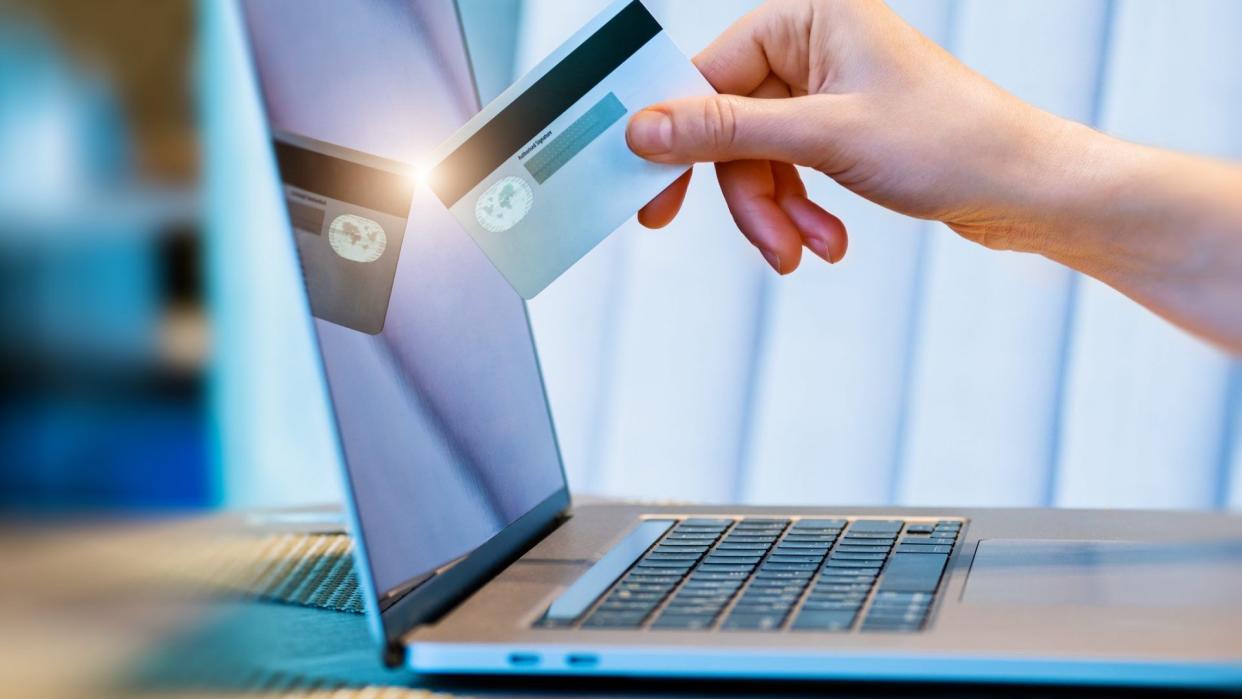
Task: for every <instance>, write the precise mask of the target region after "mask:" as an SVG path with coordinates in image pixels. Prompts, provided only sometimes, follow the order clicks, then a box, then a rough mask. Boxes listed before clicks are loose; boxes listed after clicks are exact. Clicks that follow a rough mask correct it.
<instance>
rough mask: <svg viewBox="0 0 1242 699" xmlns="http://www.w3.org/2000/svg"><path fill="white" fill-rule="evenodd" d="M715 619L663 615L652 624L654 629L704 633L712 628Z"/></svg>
mask: <svg viewBox="0 0 1242 699" xmlns="http://www.w3.org/2000/svg"><path fill="white" fill-rule="evenodd" d="M713 621H715V618H714V617H708V616H670V615H663V616H661V617H660V618H659V619H656V620H655V621H654V622H653V623H652V624H651V628H653V629H665V630H668V629H681V630H686V631H702V630H704V629H708V628H711V625H712V622H713Z"/></svg>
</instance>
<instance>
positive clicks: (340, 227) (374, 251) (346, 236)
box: [328, 214, 388, 262]
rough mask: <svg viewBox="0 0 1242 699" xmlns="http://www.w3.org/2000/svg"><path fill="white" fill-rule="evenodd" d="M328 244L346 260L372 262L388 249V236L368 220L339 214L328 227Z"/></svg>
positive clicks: (381, 228)
mask: <svg viewBox="0 0 1242 699" xmlns="http://www.w3.org/2000/svg"><path fill="white" fill-rule="evenodd" d="M328 244H329V245H331V246H332V249H333V250H334V251H335V252H336V254H338V255H340V256H341V257H344V258H345V259H347V260H350V261H353V262H374V261H376V260H378V259H379V258H380V255H383V254H384V249H385V248H387V247H388V236H387V235H385V234H384V227H383V226H381V225H379V224H378V223H376V222H375V221H372V220H371V219H369V218H363V217H362V216H357V215H355V214H341V215H340V216H337V217H336V218H334V219H332V224H331V225H329V226H328Z"/></svg>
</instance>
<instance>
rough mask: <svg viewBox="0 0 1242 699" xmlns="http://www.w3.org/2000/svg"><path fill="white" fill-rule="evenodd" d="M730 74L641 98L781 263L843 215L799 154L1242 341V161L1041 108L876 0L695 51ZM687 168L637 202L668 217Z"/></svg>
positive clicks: (792, 2)
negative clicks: (687, 89)
mask: <svg viewBox="0 0 1242 699" xmlns="http://www.w3.org/2000/svg"><path fill="white" fill-rule="evenodd" d="M694 62H695V65H696V66H698V68H699V70H700V71H702V73H703V75H704V76H705V77H706V78H707V80H708V81H709V82H710V83H711V84H712V85H713V86H714V87H715V88H716V90H717V91H718V92H719V93H720V94H719V95H715V96H708V97H694V98H687V99H679V100H672V101H669V102H663V103H660V104H656V105H652V106H650V107H648V108H646V109H644V110H642V111H640V112H638V113H637V114H635V115H634V116H633V117H632V118H631V120H630V123H629V125H628V129H627V133H626V138H627V140H628V142H629V144H630V147H631V149H633V150H634V152H635V153H637V154H638V155H640V156H642V157H644V158H647V159H649V160H652V161H655V162H661V163H672V164H692V163H698V162H713V163H716V170H717V175H718V180H719V182H720V187H721V190H722V191H723V193H724V197H725V201H726V202H727V204H728V207H729V210H730V212H731V213H732V215H733V218H734V220H735V221H736V222H737V225H738V228H739V229H740V230H741V231H742V233H743V234H744V235H745V236H746V237H747V238H748V239H749V240H750V241H751V243H753V244H754V245H755V247H757V248H758V249H759V251H760V252H761V253H762V254H763V257H764V259H766V260H767V261H768V264H769V265H771V266H772V268H773V269H775V270H776V271H777V272H778V273H780V274H788V273H789V272H792V271H793V270H794V269H796V268H797V267H798V265H799V263H800V261H801V258H802V249H803V247H804V246H805V247H806V248H808V249H810V250H811V251H812V252H814V253H815V254H816V255H818V256H819V257H821V258H823V259H824V260H826V261H828V262H831V263H835V262H838V261H840V260H841V258H842V257H843V256H844V255H845V250H846V242H847V236H846V229H845V225H844V224H843V223H842V222H841V221H840V220H839V219H838V218H836V217H835V216H833V215H832V214H830V213H829V212H827V211H825V210H824V209H822V208H821V207H820V206H818V205H817V204H815V203H814V202H812V201H810V200H809V199H808V198H807V196H806V189H805V187H804V185H803V183H802V180H801V177H800V175H799V173H798V171H797V170H796V169H795V168H794V165H800V166H805V167H808V168H813V169H815V170H818V171H820V172H822V173H823V174H825V175H827V176H829V177H831V178H832V179H834V180H836V181H837V182H839V183H840V184H842V185H843V186H845V187H846V188H848V189H850V190H852V191H853V192H855V193H856V194H859V195H861V196H863V197H866V198H867V199H869V200H871V201H873V202H876V203H878V204H881V205H883V206H885V207H887V208H889V209H892V210H894V211H898V212H900V213H903V214H907V215H910V216H915V217H918V218H922V219H929V220H936V221H942V222H944V223H945V224H947V225H948V226H949V227H950V228H952V229H953V230H954V231H956V232H957V233H958V234H960V235H961V236H963V237H965V238H967V239H968V240H972V241H974V242H976V243H979V244H981V245H984V246H986V247H988V248H992V249H995V250H1014V251H1021V252H1029V253H1036V254H1040V255H1044V256H1045V257H1048V258H1050V259H1052V260H1055V261H1057V262H1059V263H1062V264H1064V265H1067V266H1069V267H1072V268H1074V269H1076V270H1079V271H1081V272H1083V273H1085V274H1088V275H1091V276H1093V277H1095V278H1096V279H1099V280H1101V281H1103V282H1104V283H1106V284H1109V285H1111V286H1113V287H1114V288H1116V289H1117V290H1119V291H1121V292H1122V293H1124V294H1126V295H1127V296H1129V297H1130V298H1132V299H1134V300H1135V301H1137V302H1139V303H1141V304H1143V305H1144V306H1146V307H1148V308H1149V309H1151V310H1152V311H1154V312H1156V313H1157V314H1159V315H1161V316H1163V317H1164V318H1166V319H1168V320H1170V321H1171V322H1173V323H1175V324H1177V325H1180V326H1181V327H1183V328H1185V329H1187V330H1189V331H1191V332H1192V333H1195V334H1197V335H1199V336H1201V337H1203V338H1205V339H1207V340H1209V341H1211V342H1214V343H1216V344H1218V345H1220V346H1221V347H1223V348H1225V349H1226V350H1228V351H1231V352H1234V353H1242V168H1239V167H1237V166H1236V165H1232V164H1229V163H1225V162H1219V161H1215V160H1210V159H1207V158H1199V157H1194V156H1190V155H1186V154H1181V153H1175V152H1171V151H1165V150H1160V149H1156V148H1149V147H1144V146H1139V145H1135V144H1132V143H1127V142H1125V141H1121V140H1119V139H1116V138H1113V137H1111V136H1108V135H1106V134H1102V133H1100V132H1098V131H1095V130H1093V129H1090V128H1088V127H1086V126H1084V125H1082V124H1079V123H1076V122H1072V121H1069V120H1066V119H1062V118H1060V117H1057V116H1055V115H1052V114H1050V113H1048V112H1045V111H1043V110H1040V109H1037V108H1035V107H1033V106H1031V105H1029V104H1027V103H1025V102H1023V101H1022V100H1019V99H1018V98H1016V97H1014V96H1013V95H1011V94H1009V93H1008V92H1005V91H1004V90H1002V89H1000V88H999V87H997V86H996V85H995V84H993V83H992V82H990V81H988V80H987V79H985V78H984V77H983V76H981V75H979V74H978V73H976V72H974V71H972V70H971V69H969V68H967V67H966V66H965V65H963V64H962V63H961V62H959V61H958V60H957V59H955V58H954V57H953V56H951V55H950V54H949V53H947V52H946V51H944V50H943V49H941V48H940V47H939V46H937V45H936V44H935V43H934V42H932V41H930V40H929V39H927V38H926V37H925V36H923V35H922V34H920V33H919V32H918V31H917V30H915V29H914V28H913V27H911V26H910V25H908V24H906V23H905V22H904V21H903V20H902V19H901V18H900V17H898V16H897V15H896V14H895V13H893V12H892V11H891V10H890V9H889V8H888V7H887V6H885V5H884V4H883V3H882V2H879V1H878V0H772V1H771V2H768V3H767V4H765V5H763V6H761V7H760V8H758V9H757V10H755V11H754V12H752V13H751V14H749V15H747V16H745V17H743V18H742V19H741V20H739V21H738V22H737V23H735V24H734V25H733V26H732V27H730V28H729V29H728V30H727V31H725V33H724V34H722V35H721V36H720V37H719V38H718V39H716V41H714V42H713V43H712V44H711V45H710V46H709V47H707V48H706V49H705V50H704V51H703V52H702V53H700V54H699V55H698V56H696V57H695V58H694ZM690 174H691V173H690V172H689V171H687V172H686V174H685V175H683V176H682V177H681V178H679V179H678V180H677V181H676V182H674V183H673V184H672V185H670V186H669V187H668V189H666V190H665V191H664V192H663V193H661V194H660V195H658V196H657V197H656V198H655V199H654V200H652V201H651V203H649V204H648V205H647V206H645V207H644V208H643V209H642V210H641V211H640V212H639V217H638V218H639V221H640V222H641V223H642V224H643V225H646V226H648V227H652V228H658V227H661V226H664V225H667V224H668V223H669V222H670V221H672V220H673V218H674V217H675V216H676V214H677V211H678V209H679V208H680V207H681V203H682V200H683V199H684V198H685V193H686V188H687V186H688V185H689V182H690Z"/></svg>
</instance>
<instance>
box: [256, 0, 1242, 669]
mask: <svg viewBox="0 0 1242 699" xmlns="http://www.w3.org/2000/svg"><path fill="white" fill-rule="evenodd" d="M240 14H241V17H242V20H243V21H244V25H245V27H246V30H247V31H248V34H249V37H250V51H251V53H252V56H251V58H252V59H253V62H254V65H255V68H256V72H257V75H258V76H259V82H260V86H261V92H262V97H263V102H264V104H265V107H266V113H267V118H268V122H269V125H270V133H271V136H272V141H273V151H274V153H275V163H276V169H277V171H278V173H279V177H280V181H281V187H280V196H282V197H283V199H284V203H285V205H286V206H287V209H288V212H289V221H290V224H291V225H290V228H291V234H292V237H293V240H294V243H295V246H296V249H297V253H298V257H299V261H300V263H301V266H302V271H303V275H304V278H305V282H306V288H307V298H308V305H309V309H310V312H311V314H312V315H313V317H314V319H313V323H314V326H315V331H316V337H317V340H318V345H319V347H318V348H319V352H320V355H321V357H322V361H323V367H324V374H325V376H326V380H327V381H326V382H327V385H328V389H329V393H330V399H331V401H332V405H333V408H334V412H335V417H336V422H337V431H338V437H339V440H338V441H339V444H340V446H341V457H342V459H341V460H342V462H343V464H344V473H345V476H346V478H345V483H346V488H347V491H348V493H349V498H348V500H349V507H350V511H351V514H352V516H353V525H354V532H355V533H356V534H357V546H356V549H355V551H356V558H357V569H358V572H359V576H360V579H361V583H362V585H363V588H364V594H365V596H366V601H367V614H368V617H369V619H370V621H371V623H372V627H373V629H374V632H375V635H376V638H377V639H378V640H379V641H380V643H381V645H382V649H383V650H382V655H383V658H384V660H385V662H387V663H388V664H391V665H396V664H405V665H408V666H409V667H412V668H413V669H415V670H417V671H419V672H422V673H453V674H475V673H480V674H520V675H527V674H550V675H601V676H635V677H687V678H748V679H756V678H772V679H780V678H786V679H853V680H859V679H865V680H888V681H891V680H920V681H927V680H944V681H988V682H1048V683H1088V684H1114V685H1160V686H1211V687H1222V686H1224V687H1239V686H1242V520H1240V519H1238V518H1235V517H1230V516H1226V515H1220V514H1202V513H1174V512H1134V511H1129V512H1098V511H1067V510H1013V509H996V510H991V509H960V508H937V509H911V508H882V509H876V508H835V507H834V508H783V507H740V506H739V507H646V506H637V505H634V506H631V505H615V506H613V505H601V506H584V507H571V502H570V495H569V491H568V488H567V486H566V483H565V479H564V473H563V470H562V468H561V461H560V455H559V452H558V448H557V443H556V438H555V434H554V431H553V425H552V420H551V416H550V413H549V409H548V405H547V401H546V398H545V395H544V390H543V383H542V378H541V375H540V371H539V366H538V360H537V357H536V353H535V349H534V345H533V341H532V338H531V331H530V327H529V324H528V322H527V316H526V309H525V307H524V305H523V302H522V301H521V299H520V298H519V297H518V296H517V294H516V293H515V292H514V291H513V290H512V289H511V288H510V287H509V286H508V285H507V284H506V283H505V282H504V280H503V279H502V278H501V277H500V276H499V274H498V273H497V272H496V271H495V269H493V268H492V267H491V266H490V264H489V263H488V261H487V260H486V258H485V257H483V255H482V254H481V253H480V251H479V250H478V249H477V248H475V247H474V243H473V242H472V241H471V240H470V239H469V237H468V236H467V235H466V234H465V233H464V232H463V231H461V230H460V229H459V227H458V226H457V224H456V223H455V222H454V221H453V219H452V218H451V217H450V216H449V214H448V213H447V212H446V211H445V210H444V209H443V207H442V206H441V205H440V204H439V203H438V202H437V201H436V200H435V198H434V197H433V196H431V195H430V193H429V192H426V191H424V189H420V188H419V187H417V186H416V184H415V183H414V181H413V179H412V178H411V177H410V163H412V162H416V161H417V158H418V156H419V155H420V154H421V153H425V152H427V151H428V150H430V149H431V148H433V147H434V146H435V145H437V144H438V142H439V141H440V140H441V139H443V138H444V137H445V136H447V135H448V134H449V133H451V132H452V130H453V129H454V128H455V127H456V126H458V125H459V124H461V123H463V122H464V121H465V120H466V119H467V118H468V117H469V116H470V115H471V114H472V113H473V111H475V110H476V109H477V106H478V105H477V97H476V95H475V91H474V87H473V84H472V77H471V75H472V73H471V67H470V64H469V59H468V56H467V53H466V49H465V41H464V39H463V33H462V31H461V29H460V26H461V25H460V17H459V15H458V12H457V8H456V7H455V6H454V5H453V3H452V2H451V0H418V1H417V2H410V3H392V2H385V1H383V0H360V1H359V2H357V3H351V4H349V5H345V4H341V3H337V2H332V1H331V0H317V1H315V2H307V1H306V0H242V2H241V3H240ZM290 312H291V313H304V312H305V309H291V310H290ZM1118 470H1119V473H1120V472H1121V471H1122V467H1121V466H1119V467H1118Z"/></svg>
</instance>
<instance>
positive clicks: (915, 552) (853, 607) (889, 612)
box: [580, 518, 962, 632]
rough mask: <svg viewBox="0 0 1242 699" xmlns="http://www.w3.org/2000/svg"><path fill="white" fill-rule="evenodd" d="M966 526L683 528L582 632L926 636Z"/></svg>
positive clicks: (744, 523) (702, 521)
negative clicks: (917, 633)
mask: <svg viewBox="0 0 1242 699" xmlns="http://www.w3.org/2000/svg"><path fill="white" fill-rule="evenodd" d="M961 527H962V522H961V521H960V520H953V519H944V520H938V521H929V520H919V521H913V520H912V521H905V520H899V519H885V520H879V519H855V520H846V519H824V518H798V519H770V518H739V519H723V518H722V519H716V518H711V519H709V518H692V519H684V520H681V521H680V522H678V523H677V524H676V525H675V526H674V527H672V528H671V529H670V530H669V531H668V532H667V533H666V534H665V535H664V536H663V537H662V538H661V539H660V540H659V541H657V542H656V544H655V545H654V546H652V547H651V548H650V549H649V550H648V551H647V552H646V553H645V554H644V555H643V556H642V557H641V558H640V559H639V560H638V561H637V562H636V563H635V564H634V565H633V566H632V567H631V568H630V569H629V570H628V571H627V572H626V573H625V574H624V575H623V576H621V578H620V579H619V580H617V582H616V583H614V584H613V586H612V587H611V588H610V589H609V590H608V592H607V593H605V594H604V595H603V596H602V597H601V598H600V599H599V600H598V601H597V602H596V603H595V605H594V606H593V607H592V609H591V610H590V611H589V612H588V613H587V614H586V615H584V618H582V619H581V621H580V626H581V627H582V628H587V629H639V628H645V629H652V630H661V629H679V630H699V631H706V630H714V629H719V630H722V631H731V630H745V631H791V632H798V631H817V632H824V631H849V630H853V629H858V630H861V631H864V632H866V631H888V632H913V631H919V630H920V629H922V628H923V626H924V624H925V623H926V621H927V615H928V610H929V609H930V607H931V604H932V602H933V600H934V598H935V594H936V590H937V588H938V587H939V585H940V579H941V577H942V574H943V573H944V569H945V565H946V564H947V563H948V559H949V555H950V553H952V551H953V546H954V544H955V543H956V542H957V537H958V533H959V532H960V531H961Z"/></svg>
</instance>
